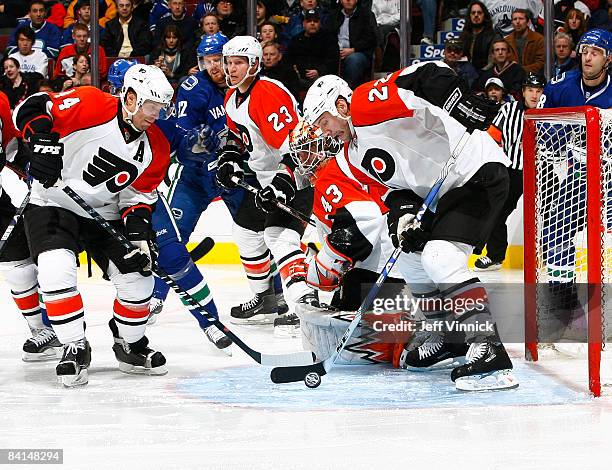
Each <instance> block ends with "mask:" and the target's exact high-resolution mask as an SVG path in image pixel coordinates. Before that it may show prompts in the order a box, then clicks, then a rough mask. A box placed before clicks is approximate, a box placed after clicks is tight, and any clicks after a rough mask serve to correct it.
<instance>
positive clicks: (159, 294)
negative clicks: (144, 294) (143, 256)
mask: <svg viewBox="0 0 612 470" xmlns="http://www.w3.org/2000/svg"><path fill="white" fill-rule="evenodd" d="M169 291H170V286H168V284H166V283H165V282H164V281H162V280H161V279H160V278H158V277H157V276H155V288H154V289H153V297H155V298H156V299H160V300H166V297H168V292H169Z"/></svg>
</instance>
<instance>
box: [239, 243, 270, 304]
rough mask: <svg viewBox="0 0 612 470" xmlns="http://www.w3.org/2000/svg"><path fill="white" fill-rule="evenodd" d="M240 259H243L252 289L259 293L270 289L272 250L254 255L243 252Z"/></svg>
mask: <svg viewBox="0 0 612 470" xmlns="http://www.w3.org/2000/svg"><path fill="white" fill-rule="evenodd" d="M240 261H242V266H243V267H244V272H245V273H246V276H247V279H248V280H249V284H250V285H251V290H252V291H254V292H255V293H258V294H260V293H262V292H264V291H266V290H268V287H269V286H270V266H271V264H270V250H266V251H265V253H263V254H261V255H256V256H252V257H246V256H243V255H242V254H241V255H240Z"/></svg>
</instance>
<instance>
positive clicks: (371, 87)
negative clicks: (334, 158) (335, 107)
mask: <svg viewBox="0 0 612 470" xmlns="http://www.w3.org/2000/svg"><path fill="white" fill-rule="evenodd" d="M421 67H427V69H422V70H420V69H421ZM440 67H442V68H443V69H441V70H442V72H444V73H445V72H446V69H449V68H448V66H447V65H446V64H444V63H443V62H424V63H420V64H415V65H412V66H410V67H407V68H405V69H402V70H399V71H397V72H395V73H393V74H391V75H388V76H387V77H385V78H383V79H380V80H377V81H374V82H369V83H366V84H364V85H361V86H360V87H358V88H357V89H356V90H355V91H354V93H353V98H352V101H351V107H350V111H351V122H352V126H353V127H354V129H353V132H354V135H355V136H356V138H354V139H353V140H352V141H351V144H350V146H349V150H348V157H349V161H350V162H351V164H352V165H354V166H355V167H357V169H359V170H360V171H363V172H364V173H366V174H367V175H369V176H371V177H373V178H375V179H376V180H378V181H379V182H380V183H382V184H383V185H385V186H387V187H388V188H392V189H411V190H412V191H414V192H415V193H416V194H417V195H419V196H420V197H422V198H424V197H425V196H426V195H427V193H428V192H429V190H430V189H431V187H432V186H433V184H434V183H435V181H436V180H437V179H438V177H439V175H440V172H441V170H442V168H443V167H444V165H445V164H446V162H447V161H448V159H449V157H450V155H451V153H452V151H453V150H454V149H455V147H456V145H457V143H458V142H459V141H460V139H461V137H462V136H463V134H464V133H465V127H464V126H463V125H461V124H460V123H459V122H458V121H456V120H455V119H454V118H452V117H451V116H450V115H449V114H448V113H447V112H446V111H445V110H443V109H442V108H441V107H440V106H436V105H435V104H432V103H431V102H430V101H427V100H426V99H424V98H422V97H420V96H419V95H422V94H426V92H421V91H422V89H423V88H425V87H426V86H429V87H431V88H434V89H435V88H436V83H435V76H430V77H427V76H426V78H429V79H430V80H431V81H432V82H433V83H430V84H427V85H424V84H423V83H422V82H420V81H422V80H423V76H422V75H423V71H424V70H428V73H429V71H430V70H431V72H432V74H433V73H435V72H436V70H437V69H439V68H440ZM419 72H420V74H419ZM413 74H414V76H413ZM417 75H419V78H418V79H416V78H414V77H416V76H417ZM413 88H414V89H416V90H417V91H416V92H415V91H413ZM488 162H499V163H502V164H504V165H506V166H508V165H509V164H510V160H509V159H508V157H506V155H505V154H504V153H503V151H502V150H500V148H499V146H498V145H497V143H496V142H495V141H494V140H493V139H492V138H491V136H490V135H489V134H487V133H486V132H481V131H474V132H473V134H472V135H471V136H470V138H469V140H468V141H467V144H466V145H465V147H464V148H463V151H462V152H461V153H460V155H459V157H458V158H457V161H456V164H455V165H454V166H453V167H452V169H451V171H450V173H449V174H448V176H447V178H446V180H445V182H444V184H443V185H442V188H441V189H440V193H439V196H440V197H441V196H442V195H444V194H445V193H446V192H447V191H448V190H449V189H451V188H455V187H459V186H462V185H464V184H465V183H466V182H467V181H468V180H469V179H470V178H471V177H472V176H473V175H474V174H475V173H476V171H478V169H479V168H480V167H482V166H483V165H484V164H485V163H488ZM357 178H358V179H359V177H357Z"/></svg>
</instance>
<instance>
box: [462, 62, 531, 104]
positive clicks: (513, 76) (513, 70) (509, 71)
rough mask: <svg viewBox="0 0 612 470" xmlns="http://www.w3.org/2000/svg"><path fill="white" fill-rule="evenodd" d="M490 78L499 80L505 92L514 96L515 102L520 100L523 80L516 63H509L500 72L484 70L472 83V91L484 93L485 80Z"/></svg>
mask: <svg viewBox="0 0 612 470" xmlns="http://www.w3.org/2000/svg"><path fill="white" fill-rule="evenodd" d="M492 77H495V78H499V79H500V80H501V81H502V82H503V83H504V86H505V87H506V92H508V93H510V94H511V95H512V96H514V98H515V99H516V100H517V101H519V100H520V99H521V95H522V87H523V81H524V80H525V71H524V70H523V67H521V66H520V65H519V64H517V63H516V62H511V63H510V64H509V65H507V66H506V67H505V68H504V69H502V70H501V71H498V70H497V69H496V68H495V67H492V68H490V69H489V70H485V71H484V72H482V73H481V74H480V78H479V79H478V80H476V82H475V83H474V91H476V92H478V91H484V87H485V84H486V83H487V80H488V79H489V78H492Z"/></svg>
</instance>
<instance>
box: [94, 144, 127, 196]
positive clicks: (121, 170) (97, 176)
mask: <svg viewBox="0 0 612 470" xmlns="http://www.w3.org/2000/svg"><path fill="white" fill-rule="evenodd" d="M98 153H99V154H98V155H94V156H93V160H92V161H91V162H90V163H88V164H87V169H86V170H84V171H83V180H84V181H85V182H86V183H87V184H89V185H90V186H92V187H96V186H99V185H101V184H103V183H106V188H107V189H108V190H109V191H110V192H111V193H118V192H119V191H121V190H122V189H125V188H127V187H128V186H129V185H130V184H132V183H133V182H134V180H135V179H136V178H137V177H138V168H137V167H136V166H135V165H132V164H131V163H130V162H128V161H126V160H124V159H122V158H120V157H118V156H117V155H114V154H113V153H111V152H109V151H108V150H106V149H103V148H102V147H100V150H99V152H98Z"/></svg>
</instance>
